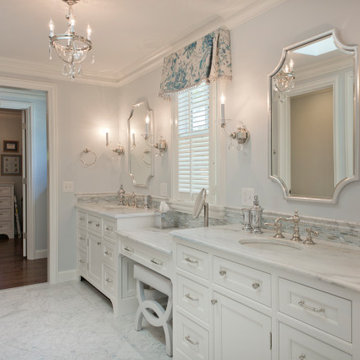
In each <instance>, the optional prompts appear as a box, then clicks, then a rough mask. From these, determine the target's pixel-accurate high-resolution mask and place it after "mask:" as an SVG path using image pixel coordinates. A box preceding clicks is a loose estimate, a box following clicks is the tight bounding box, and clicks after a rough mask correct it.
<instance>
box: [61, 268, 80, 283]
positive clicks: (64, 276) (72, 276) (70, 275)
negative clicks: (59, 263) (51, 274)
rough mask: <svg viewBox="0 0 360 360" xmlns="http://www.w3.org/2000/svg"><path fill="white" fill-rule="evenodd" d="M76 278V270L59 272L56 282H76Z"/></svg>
mask: <svg viewBox="0 0 360 360" xmlns="http://www.w3.org/2000/svg"><path fill="white" fill-rule="evenodd" d="M77 277H78V273H77V271H76V269H74V270H66V271H59V272H58V277H57V280H58V282H65V281H71V280H76V279H77Z"/></svg>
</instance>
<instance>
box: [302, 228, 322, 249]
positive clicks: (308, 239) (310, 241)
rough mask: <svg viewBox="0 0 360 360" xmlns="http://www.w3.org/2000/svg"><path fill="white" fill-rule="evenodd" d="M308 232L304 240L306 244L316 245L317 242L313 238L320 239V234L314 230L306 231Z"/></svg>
mask: <svg viewBox="0 0 360 360" xmlns="http://www.w3.org/2000/svg"><path fill="white" fill-rule="evenodd" d="M306 232H307V236H306V239H305V240H304V244H306V245H315V242H314V240H313V238H312V237H313V235H314V236H316V237H318V236H319V233H318V232H317V231H315V230H313V229H312V228H308V229H306Z"/></svg>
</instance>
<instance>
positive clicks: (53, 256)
mask: <svg viewBox="0 0 360 360" xmlns="http://www.w3.org/2000/svg"><path fill="white" fill-rule="evenodd" d="M0 87H11V88H17V89H26V90H40V91H45V92H47V108H48V109H47V110H48V144H49V145H48V146H49V148H48V151H49V160H48V161H49V164H48V179H49V182H48V184H49V197H48V214H49V215H48V249H49V260H48V281H49V282H50V283H56V282H57V280H58V164H59V161H58V158H59V154H58V131H57V87H56V85H54V84H50V83H47V82H38V81H30V80H24V79H18V78H9V77H1V76H0Z"/></svg>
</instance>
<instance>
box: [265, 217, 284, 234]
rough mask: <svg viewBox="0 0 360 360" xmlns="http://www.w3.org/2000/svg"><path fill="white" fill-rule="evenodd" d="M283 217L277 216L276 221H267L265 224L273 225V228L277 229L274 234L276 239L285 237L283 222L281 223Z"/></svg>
mask: <svg viewBox="0 0 360 360" xmlns="http://www.w3.org/2000/svg"><path fill="white" fill-rule="evenodd" d="M281 220H282V218H277V219H276V220H275V221H274V223H265V224H264V225H267V226H271V227H272V228H274V229H275V232H276V233H275V235H274V236H273V237H274V238H276V239H284V238H285V236H284V235H283V233H282V223H281Z"/></svg>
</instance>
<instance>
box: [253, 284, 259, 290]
mask: <svg viewBox="0 0 360 360" xmlns="http://www.w3.org/2000/svg"><path fill="white" fill-rule="evenodd" d="M251 286H252V287H253V289H254V290H256V289H258V288H259V287H260V284H259V283H257V282H255V283H253V284H252V285H251Z"/></svg>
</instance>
